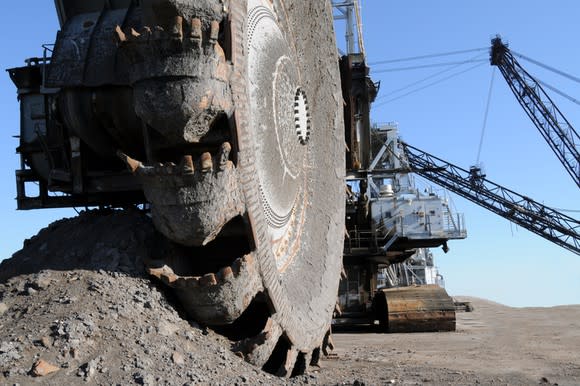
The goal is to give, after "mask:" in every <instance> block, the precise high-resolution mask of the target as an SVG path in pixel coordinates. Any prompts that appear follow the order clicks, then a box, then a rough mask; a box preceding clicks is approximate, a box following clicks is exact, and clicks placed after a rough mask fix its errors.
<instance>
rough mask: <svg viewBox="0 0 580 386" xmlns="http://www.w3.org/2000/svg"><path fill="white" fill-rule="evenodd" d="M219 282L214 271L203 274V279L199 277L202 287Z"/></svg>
mask: <svg viewBox="0 0 580 386" xmlns="http://www.w3.org/2000/svg"><path fill="white" fill-rule="evenodd" d="M217 283H218V281H217V277H216V275H215V274H213V273H208V274H207V275H204V276H202V278H201V279H199V285H200V286H202V287H211V286H214V285H216V284H217Z"/></svg>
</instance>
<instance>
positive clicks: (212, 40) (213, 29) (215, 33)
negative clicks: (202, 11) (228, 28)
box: [209, 20, 220, 46]
mask: <svg viewBox="0 0 580 386" xmlns="http://www.w3.org/2000/svg"><path fill="white" fill-rule="evenodd" d="M219 34H220V23H219V22H218V21H216V20H214V21H212V22H211V26H210V33H209V44H211V45H212V46H215V45H216V44H217V41H218V38H219Z"/></svg>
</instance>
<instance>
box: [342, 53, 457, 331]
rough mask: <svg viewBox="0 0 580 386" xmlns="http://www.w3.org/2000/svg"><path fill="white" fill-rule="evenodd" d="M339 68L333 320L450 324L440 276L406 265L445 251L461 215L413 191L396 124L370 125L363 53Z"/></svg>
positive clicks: (391, 325)
mask: <svg viewBox="0 0 580 386" xmlns="http://www.w3.org/2000/svg"><path fill="white" fill-rule="evenodd" d="M341 74H342V87H343V94H344V96H345V108H344V110H345V113H344V121H345V139H346V143H347V148H348V151H347V155H346V170H347V173H346V176H347V177H346V183H347V187H346V221H345V225H346V228H345V234H346V237H345V242H344V253H343V263H344V271H343V280H342V281H341V285H340V290H339V300H338V307H337V313H336V315H335V318H334V323H335V324H336V325H359V324H361V325H375V324H379V325H380V326H381V328H382V329H383V330H386V331H390V332H414V331H452V330H455V307H454V303H453V300H452V298H451V297H450V296H449V295H448V294H447V292H446V291H445V289H444V288H443V287H442V286H441V282H436V281H434V280H425V278H424V277H423V279H421V278H419V277H418V276H416V275H415V277H413V275H414V273H413V272H412V270H409V269H408V266H409V261H411V260H413V258H415V259H417V258H418V256H419V255H421V254H426V253H429V252H428V251H427V250H426V248H434V247H442V248H443V250H444V251H445V252H446V251H447V250H448V246H447V241H449V240H452V239H463V238H465V237H466V230H465V224H464V220H463V217H462V216H461V215H459V214H454V213H453V212H452V210H451V208H450V206H449V203H448V201H447V199H446V198H444V197H441V196H438V195H437V194H435V193H433V191H427V192H421V191H419V190H418V189H417V187H416V186H415V184H414V179H413V176H412V174H411V169H410V168H409V167H408V163H407V162H406V155H405V153H404V151H403V148H402V146H401V143H400V141H399V135H398V126H397V124H396V123H390V124H384V125H375V126H373V125H371V121H370V106H371V104H372V102H373V101H374V99H375V97H376V95H377V92H378V88H379V85H378V84H375V83H374V82H373V81H372V80H371V78H370V77H369V68H368V67H367V66H366V63H365V57H364V54H360V53H354V54H348V55H345V56H344V57H343V58H342V59H341ZM431 268H434V267H431ZM409 274H410V275H411V277H412V280H409ZM405 275H406V276H405ZM386 277H388V278H389V280H385V278H386ZM415 278H416V279H417V280H414V279H415ZM405 279H406V280H405Z"/></svg>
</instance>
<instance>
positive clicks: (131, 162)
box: [117, 150, 143, 173]
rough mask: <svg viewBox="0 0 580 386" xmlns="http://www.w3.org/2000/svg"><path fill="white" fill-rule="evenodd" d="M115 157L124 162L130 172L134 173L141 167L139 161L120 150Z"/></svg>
mask: <svg viewBox="0 0 580 386" xmlns="http://www.w3.org/2000/svg"><path fill="white" fill-rule="evenodd" d="M117 157H119V158H120V159H121V160H122V161H123V162H125V164H126V165H127V167H128V168H129V170H130V171H131V173H135V172H136V171H137V170H139V169H140V168H141V167H143V164H142V163H141V161H137V160H135V159H133V158H131V157H129V156H128V155H127V154H125V153H123V152H122V151H120V150H119V151H117Z"/></svg>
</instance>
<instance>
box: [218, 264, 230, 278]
mask: <svg viewBox="0 0 580 386" xmlns="http://www.w3.org/2000/svg"><path fill="white" fill-rule="evenodd" d="M233 276H234V271H233V270H232V267H224V268H222V269H220V271H219V273H218V277H219V279H220V281H225V280H227V279H229V278H232V277H233Z"/></svg>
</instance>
